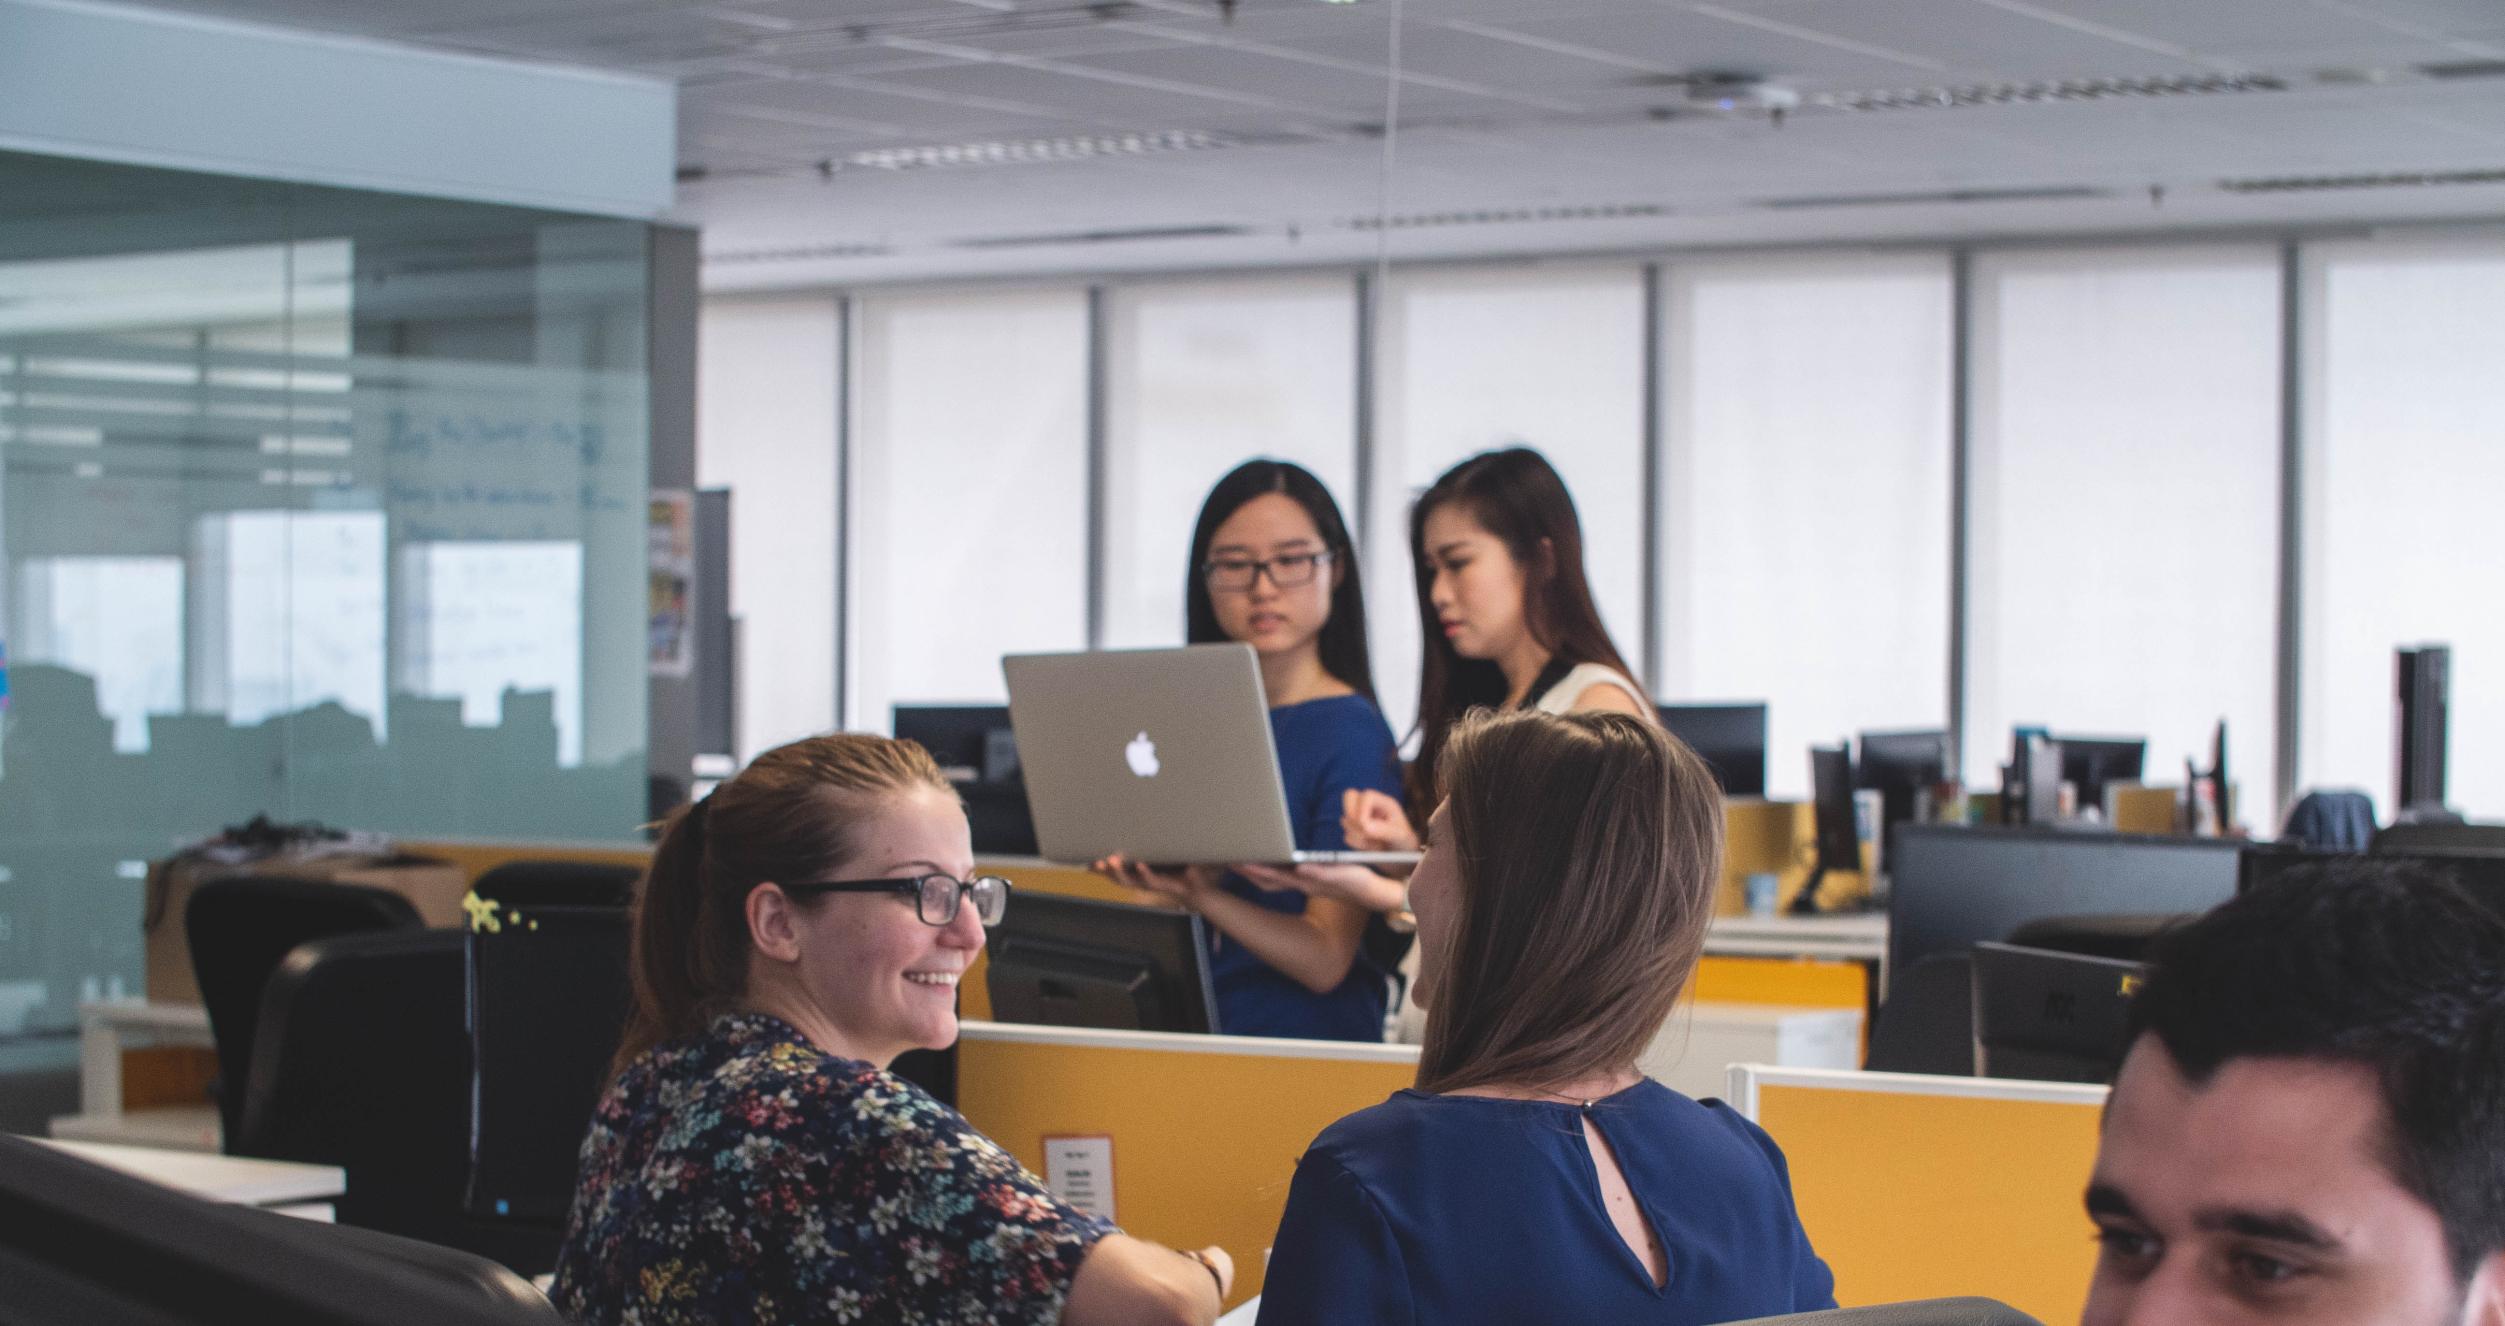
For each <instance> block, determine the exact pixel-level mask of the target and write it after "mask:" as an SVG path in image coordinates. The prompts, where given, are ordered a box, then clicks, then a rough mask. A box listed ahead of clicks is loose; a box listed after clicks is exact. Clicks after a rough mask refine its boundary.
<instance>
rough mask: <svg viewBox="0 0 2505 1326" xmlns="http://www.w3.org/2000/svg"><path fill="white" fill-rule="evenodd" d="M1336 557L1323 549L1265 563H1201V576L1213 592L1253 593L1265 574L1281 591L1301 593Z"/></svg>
mask: <svg viewBox="0 0 2505 1326" xmlns="http://www.w3.org/2000/svg"><path fill="white" fill-rule="evenodd" d="M1333 556H1334V554H1333V553H1332V552H1331V551H1330V550H1329V549H1324V550H1322V551H1320V552H1301V553H1286V554H1283V555H1281V556H1278V557H1272V558H1268V559H1266V560H1262V561H1255V560H1253V559H1252V558H1249V557H1222V558H1218V559H1215V560H1212V561H1208V562H1204V563H1202V564H1201V567H1200V574H1201V576H1202V577H1203V578H1205V579H1206V580H1208V582H1209V587H1210V588H1211V589H1222V590H1229V591H1233V592H1237V593H1240V592H1242V591H1244V590H1248V589H1251V588H1252V587H1253V582H1254V581H1256V580H1259V579H1260V578H1261V577H1262V576H1263V575H1264V574H1265V573H1266V574H1267V575H1268V576H1269V577H1270V583H1271V584H1273V585H1276V586H1278V587H1279V588H1281V589H1302V588H1304V587H1305V586H1307V585H1310V584H1312V583H1313V578H1314V576H1315V575H1317V574H1319V573H1320V572H1321V570H1322V568H1323V567H1324V566H1327V565H1329V564H1330V561H1331V558H1332V557H1333Z"/></svg>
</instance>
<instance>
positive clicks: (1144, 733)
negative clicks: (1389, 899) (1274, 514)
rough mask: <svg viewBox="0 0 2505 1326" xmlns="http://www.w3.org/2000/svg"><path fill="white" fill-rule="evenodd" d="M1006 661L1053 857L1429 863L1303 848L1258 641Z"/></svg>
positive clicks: (1035, 803) (1044, 839) (1038, 817)
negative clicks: (1290, 809) (1273, 735)
mask: <svg viewBox="0 0 2505 1326" xmlns="http://www.w3.org/2000/svg"><path fill="white" fill-rule="evenodd" d="M1000 667H1001V671H1003V672H1005V673H1007V674H1008V678H1009V725H1010V727H1012V728H1013V729H1015V730H1016V733H1017V738H1018V762H1019V764H1021V765H1022V766H1024V768H1025V770H1026V799H1027V803H1028V805H1029V806H1030V807H1031V808H1032V809H1033V810H1034V813H1035V840H1036V844H1037V846H1038V848H1039V849H1040V850H1041V851H1042V853H1043V855H1044V856H1045V857H1046V858H1047V859H1049V860H1053V861H1093V860H1095V859H1097V858H1098V857H1102V856H1109V855H1111V854H1113V853H1115V852H1121V853H1124V854H1126V855H1128V856H1130V857H1131V858H1133V859H1134V860H1139V861H1149V862H1155V863H1158V864H1174V865H1193V864H1202V865H1227V864H1232V863H1234V862H1238V861H1257V862H1270V863H1291V862H1294V863H1302V862H1339V861H1345V862H1359V863H1365V864H1377V863H1379V864H1387V865H1388V864H1405V863H1408V862H1413V861H1415V860H1417V859H1418V857H1417V854H1416V853H1415V852H1299V851H1297V850H1296V836H1295V831H1294V829H1293V828H1292V826H1291V825H1290V824H1289V822H1288V817H1287V794H1286V792H1285V791H1283V790H1282V789H1281V787H1280V785H1279V757H1278V752H1277V751H1276V750H1275V749H1274V748H1273V747H1272V746H1271V744H1270V711H1269V706H1268V704H1267V702H1266V701H1265V699H1264V697H1263V695H1262V690H1261V669H1260V666H1259V664H1258V663H1257V662H1256V661H1255V659H1254V656H1253V651H1252V646H1250V645H1244V644H1225V645H1189V646H1186V647H1184V648H1181V649H1124V650H1100V651H1097V652H1093V653H1085V654H1013V655H1011V656H1009V657H1007V658H1004V659H1002V660H1001V661H1000Z"/></svg>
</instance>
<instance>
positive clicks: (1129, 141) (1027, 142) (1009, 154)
mask: <svg viewBox="0 0 2505 1326" xmlns="http://www.w3.org/2000/svg"><path fill="white" fill-rule="evenodd" d="M1234 145H1235V143H1234V140H1233V139H1230V138H1225V137H1222V136H1220V135H1218V134H1210V133H1201V132H1199V131H1197V130H1186V129H1172V130H1165V131H1162V132H1155V133H1123V134H1090V135H1082V136H1077V137H1069V138H1026V139H1013V140H1006V141H998V142H988V143H942V144H938V145H936V146H927V147H880V148H872V149H870V150H869V151H866V152H855V153H853V154H852V155H850V156H847V157H844V158H843V159H841V160H839V161H836V162H834V163H832V165H833V166H834V168H835V169H838V170H840V169H846V168H852V169H870V170H927V169H931V168H933V167H943V166H1023V165H1032V164H1035V163H1038V162H1050V161H1086V160H1089V159H1092V158H1095V157H1135V156H1146V155H1150V154H1153V153H1158V152H1205V151H1208V150H1209V149H1211V148H1219V147H1233V146H1234Z"/></svg>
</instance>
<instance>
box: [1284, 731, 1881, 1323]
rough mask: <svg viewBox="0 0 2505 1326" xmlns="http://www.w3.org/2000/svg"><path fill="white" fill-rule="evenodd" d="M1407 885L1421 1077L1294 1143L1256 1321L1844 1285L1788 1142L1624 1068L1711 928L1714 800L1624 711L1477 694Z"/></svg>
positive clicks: (1394, 1319)
mask: <svg viewBox="0 0 2505 1326" xmlns="http://www.w3.org/2000/svg"><path fill="white" fill-rule="evenodd" d="M1438 774H1439V776H1438V778H1437V780H1436V781H1437V785H1438V786H1440V787H1441V788H1443V789H1444V792H1445V796H1446V800H1445V801H1444V803H1443V804H1442V805H1441V806H1440V807H1438V808H1437V809H1436V811H1435V813H1434V815H1433V816H1432V817H1431V818H1430V819H1429V820H1428V822H1427V829H1428V847H1427V853H1426V857H1425V859H1424V860H1423V861H1421V862H1420V863H1419V865H1418V869H1417V873H1416V874H1415V875H1414V876H1413V877H1412V879H1411V882H1410V897H1411V906H1412V907H1413V908H1414V909H1415V911H1416V912H1417V916H1418V942H1419V945H1420V948H1421V953H1420V957H1421V959H1422V961H1421V972H1420V981H1419V985H1420V999H1421V1001H1422V1002H1424V1003H1425V1004H1426V1007H1427V1010H1428V1020H1427V1035H1426V1045H1425V1047H1424V1049H1423V1051H1422V1052H1421V1054H1420V1056H1419V1062H1418V1085H1417V1086H1416V1088H1415V1089H1413V1090H1408V1091H1403V1092H1400V1093H1398V1094H1396V1095H1394V1096H1393V1097H1392V1098H1391V1099H1390V1100H1388V1101H1385V1102H1384V1103H1383V1104H1381V1105H1377V1106H1374V1107H1372V1108H1371V1109H1366V1110H1361V1111H1359V1112H1357V1113H1356V1114H1352V1115H1350V1116H1348V1117H1347V1118H1345V1119H1342V1120H1340V1121H1339V1122H1338V1123H1335V1124H1333V1125H1331V1126H1330V1127H1329V1128H1328V1129H1325V1130H1324V1131H1323V1133H1322V1136H1321V1137H1319V1138H1317V1139H1315V1141H1314V1144H1313V1146H1312V1147H1311V1148H1310V1149H1309V1150H1308V1151H1306V1153H1305V1156H1304V1158H1303V1159H1302V1160H1301V1161H1299V1162H1298V1163H1297V1167H1296V1178H1295V1182H1294V1183H1293V1184H1292V1185H1291V1186H1290V1188H1289V1190H1288V1198H1287V1212H1286V1215H1285V1216H1284V1217H1283V1218H1282V1219H1281V1221H1280V1223H1279V1232H1278V1237H1277V1239H1276V1240H1275V1243H1274V1246H1273V1248H1272V1252H1271V1259H1270V1268H1269V1277H1268V1281H1267V1283H1266V1284H1265V1285H1264V1287H1263V1292H1262V1300H1261V1319H1260V1320H1261V1324H1262V1326H1302V1324H1303V1323H1313V1322H1348V1323H1357V1322H1365V1323H1409V1322H1454V1323H1461V1322H1491V1323H1493V1322H1503V1323H1508V1324H1511V1323H1540V1322H1556V1323H1568V1322H1571V1323H1578V1324H1579V1323H1585V1322H1608V1323H1612V1324H1613V1326H1618V1324H1629V1326H1631V1324H1632V1323H1647V1324H1648V1326H1650V1324H1654V1323H1659V1324H1662V1326H1672V1324H1682V1323H1696V1324H1698V1326H1703V1324H1704V1323H1712V1322H1727V1321H1733V1320H1739V1319H1744V1318H1749V1317H1761V1316H1773V1315H1777V1314H1781V1313H1786V1312H1801V1311H1809V1310H1814V1309H1819V1308H1827V1307H1833V1306H1834V1304H1835V1283H1834V1277H1833V1276H1832V1275H1831V1274H1830V1273H1829V1272H1828V1270H1827V1267H1826V1264H1825V1263H1824V1262H1822V1261H1820V1260H1819V1258H1818V1256H1817V1254H1816V1253H1815V1252H1813V1251H1812V1250H1811V1249H1810V1246H1809V1239H1808V1236H1807V1235H1806V1234H1805V1233H1803V1232H1802V1229H1801V1225H1800V1217H1799V1216H1798V1214H1797V1213H1796V1212H1795V1211H1794V1209H1793V1206H1792V1192H1791V1180H1790V1176H1789V1174H1788V1173H1787V1172H1786V1170H1785V1168H1784V1164H1783V1156H1782V1153H1781V1152H1780V1151H1779V1150H1778V1149H1777V1148H1776V1147H1775V1145H1774V1143H1773V1141H1772V1140H1770V1139H1769V1138H1767V1136H1766V1135H1765V1134H1764V1133H1763V1132H1761V1131H1759V1130H1758V1128H1757V1127H1756V1126H1755V1125H1753V1124H1751V1123H1749V1122H1748V1121H1747V1120H1745V1119H1742V1118H1740V1117H1739V1116H1738V1115H1737V1114H1735V1113H1733V1112H1732V1111H1731V1109H1730V1108H1729V1107H1727V1106H1725V1105H1723V1104H1721V1103H1720V1102H1718V1101H1704V1102H1699V1101H1693V1100H1690V1099H1688V1098H1687V1097H1685V1096H1682V1095H1680V1094H1678V1093H1677V1092H1675V1091H1672V1090H1670V1089H1669V1088H1667V1087H1664V1086H1662V1085H1660V1084H1659V1083H1657V1082H1653V1081H1650V1080H1648V1079H1646V1078H1644V1077H1642V1076H1641V1075H1639V1074H1638V1073H1637V1072H1636V1070H1635V1059H1636V1055H1637V1054H1638V1053H1640V1052H1641V1051H1642V1050H1643V1049H1644V1047H1645V1046H1646V1045H1648V1044H1649V1043H1650V1042H1651V1040H1652V1038H1653V1035H1654V1033H1655V1032H1656V1031H1657V1030H1658V1029H1659V1028H1660V1026H1661V1024H1662V1022H1663V1021H1664V1020H1665V1019H1666V1018H1667V1017H1668V1016H1669V1013H1670V1011H1671V1006H1672V1004H1673V1003H1674V1002H1675V1000H1676V998H1677V993H1678V991H1679V990H1680V989H1681V988H1682V987H1684V986H1685V985H1686V983H1687V978H1688V976H1689V975H1690V974H1691V973H1692V972H1693V970H1694V968H1695V965H1696V960H1697V957H1698V955H1699V954H1700V953H1701V952H1702V950H1703V947H1704V932H1705V922H1706V920H1707V918H1708V917H1709V916H1710V914H1711V912H1712V898H1713V889H1714V883H1715V881H1716V880H1717V879H1718V878H1719V877H1720V873H1721V856H1722V817H1721V797H1720V794H1719V793H1718V792H1716V790H1715V788H1714V782H1713V776H1712V775H1711V774H1710V773H1709V772H1707V770H1706V769H1705V766H1704V764H1703V762H1702V761H1700V760H1699V759H1697V757H1696V755H1695V753H1694V752H1692V751H1690V750H1688V749H1687V747H1686V746H1684V745H1682V744H1680V742H1679V741H1678V739H1677V738H1675V737H1672V736H1670V735H1669V734H1668V733H1666V732H1664V731H1662V730H1661V729H1660V728H1659V727H1658V726H1657V725H1655V724H1651V723H1647V722H1645V721H1643V720H1642V719H1640V718H1636V717H1632V716H1629V715H1625V714H1617V713H1603V712H1596V713H1577V714H1569V715H1565V716H1553V715H1549V714H1543V713H1538V712H1513V713H1506V714H1502V715H1492V716H1481V717H1475V718H1470V719H1465V720H1463V722H1462V723H1461V724H1460V725H1459V726H1458V727H1457V728H1456V729H1455V731H1454V732H1453V734H1452V736H1451V739H1450V741H1449V742H1448V744H1447V746H1446V749H1445V753H1444V757H1443V759H1442V761H1441V763H1440V767H1439V770H1438Z"/></svg>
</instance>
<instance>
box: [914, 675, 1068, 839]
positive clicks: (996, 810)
mask: <svg viewBox="0 0 2505 1326" xmlns="http://www.w3.org/2000/svg"><path fill="white" fill-rule="evenodd" d="M892 716H893V719H894V727H895V732H896V735H897V736H898V737H900V738H902V739H904V740H907V741H912V742H916V743H918V744H920V745H921V747H922V749H924V750H926V751H929V752H930V753H931V758H932V759H934V760H937V761H939V767H940V771H941V772H943V773H945V774H946V775H948V781H949V782H950V783H952V784H954V785H955V786H956V789H957V795H958V796H960V797H961V798H963V799H964V801H965V817H966V825H967V827H968V828H970V829H971V830H972V831H973V833H974V850H975V851H977V852H980V853H982V854H983V855H985V856H1033V855H1034V854H1035V850H1036V849H1035V816H1034V813H1033V812H1032V811H1030V810H1029V809H1028V808H1027V801H1026V773H1025V770H1024V769H1023V768H1022V767H1021V766H1020V765H1019V763H1018V739H1017V735H1016V734H1015V733H1014V732H1013V731H1012V730H1011V728H1010V726H1009V709H1008V706H1006V705H997V704H900V705H897V706H896V707H895V709H894V710H893V711H892Z"/></svg>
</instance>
